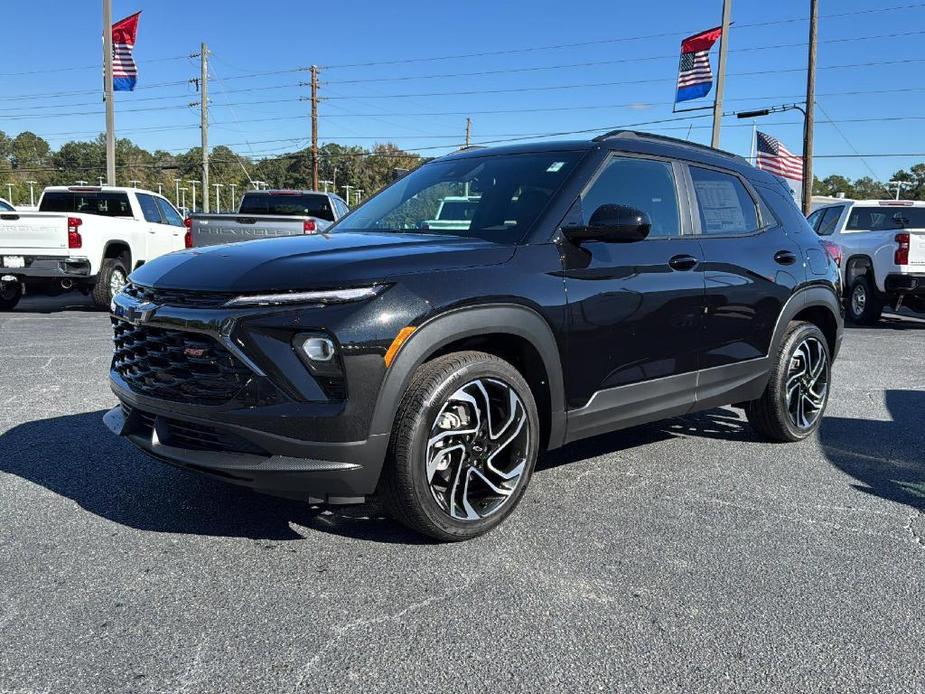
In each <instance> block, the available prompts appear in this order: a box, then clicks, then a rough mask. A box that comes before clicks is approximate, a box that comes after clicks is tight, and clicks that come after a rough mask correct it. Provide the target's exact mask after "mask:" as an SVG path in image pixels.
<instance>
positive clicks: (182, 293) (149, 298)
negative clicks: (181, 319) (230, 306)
mask: <svg viewBox="0 0 925 694" xmlns="http://www.w3.org/2000/svg"><path fill="white" fill-rule="evenodd" d="M122 291H123V292H124V293H125V294H126V295H128V296H130V297H132V298H133V299H135V300H137V301H139V302H142V303H154V304H158V305H159V306H182V307H190V308H220V307H221V306H223V305H224V304H225V303H226V302H227V301H229V300H230V299H233V298H235V297H236V296H237V294H234V293H230V292H196V291H190V290H186V289H154V288H153V287H143V286H141V285H140V284H134V283H129V284H127V285H125V288H124V289H123V290H122Z"/></svg>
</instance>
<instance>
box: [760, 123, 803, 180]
mask: <svg viewBox="0 0 925 694" xmlns="http://www.w3.org/2000/svg"><path fill="white" fill-rule="evenodd" d="M755 137H756V139H757V147H756V149H757V150H758V157H757V160H756V165H757V166H758V168H759V169H763V170H764V171H769V172H770V173H772V174H775V175H777V176H781V177H783V178H789V179H790V180H791V181H801V180H803V157H798V156H797V155H795V154H793V153H791V152H790V151H789V150H788V149H787V148H786V147H784V146H783V145H782V144H781V142H780V140H778V139H777V138H774V137H771V136H770V135H766V134H765V133H762V132H758V133H756V135H755Z"/></svg>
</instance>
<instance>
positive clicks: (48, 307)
mask: <svg viewBox="0 0 925 694" xmlns="http://www.w3.org/2000/svg"><path fill="white" fill-rule="evenodd" d="M102 310H103V309H101V308H100V307H99V306H97V305H96V304H94V303H93V299H92V298H90V297H89V296H84V295H83V294H81V293H79V292H68V293H65V294H59V295H58V296H24V297H23V298H22V300H21V301H20V302H19V304H17V305H16V308H14V309H13V310H12V312H11V313H13V314H17V313H19V314H23V313H25V314H29V313H41V314H49V313H74V312H82V313H99V312H101V311H102Z"/></svg>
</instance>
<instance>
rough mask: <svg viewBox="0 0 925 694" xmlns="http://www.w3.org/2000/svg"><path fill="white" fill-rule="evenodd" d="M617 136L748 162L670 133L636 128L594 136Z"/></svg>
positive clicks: (737, 156) (603, 139)
mask: <svg viewBox="0 0 925 694" xmlns="http://www.w3.org/2000/svg"><path fill="white" fill-rule="evenodd" d="M617 138H634V139H637V140H657V141H659V142H668V143H670V144H673V145H680V146H683V147H691V148H693V149H699V150H702V151H704V152H710V153H711V154H720V155H723V156H726V157H731V158H732V159H736V160H738V161H742V162H745V163H746V164H747V163H748V160H747V159H745V157H742V156H739V155H738V154H735V153H733V152H727V151H726V150H724V149H716V148H715V147H709V146H708V145H702V144H700V143H699V142H690V141H689V140H682V139H680V138H677V137H669V136H668V135H655V134H653V133H643V132H638V131H636V130H623V129H618V130H611V131H610V132H608V133H604V134H603V135H598V136H597V137H595V138H594V142H605V141H607V140H615V139H617Z"/></svg>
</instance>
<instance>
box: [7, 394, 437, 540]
mask: <svg viewBox="0 0 925 694" xmlns="http://www.w3.org/2000/svg"><path fill="white" fill-rule="evenodd" d="M104 413H105V411H104V410H98V411H95V412H85V413H82V414H76V415H66V416H61V417H52V418H49V419H43V420H36V421H31V422H25V423H23V424H20V425H18V426H15V427H13V428H12V429H10V430H9V431H7V432H6V433H4V434H2V435H0V472H5V473H8V474H11V475H16V476H17V477H21V478H22V479H25V480H29V481H30V482H33V483H34V484H37V485H40V486H42V487H44V488H46V489H48V490H50V491H52V492H54V493H55V494H59V495H61V496H64V497H67V498H69V499H72V500H73V501H74V502H76V503H77V504H78V505H79V506H80V507H81V508H83V509H85V510H87V511H89V512H90V513H93V514H95V515H98V516H100V517H102V518H106V519H107V520H110V521H112V522H114V523H119V524H121V525H125V526H127V527H130V528H135V529H138V530H147V531H154V532H161V533H186V534H195V535H212V536H223V537H244V538H250V539H254V540H276V541H282V540H298V539H302V537H303V535H304V530H301V531H300V527H299V526H301V528H309V529H315V530H321V531H324V532H336V533H337V534H341V535H349V536H352V537H356V538H358V539H366V540H375V541H378V542H394V543H401V544H409V543H412V544H413V543H420V542H422V541H423V540H422V538H421V537H420V536H419V535H417V534H415V533H412V532H411V531H409V530H406V529H405V528H403V527H402V526H400V525H398V524H397V523H393V522H392V521H390V520H386V519H384V518H382V514H380V513H377V512H376V510H375V509H374V508H372V507H362V508H356V509H354V508H352V507H344V508H343V510H342V511H339V510H334V511H333V512H332V511H331V510H328V509H324V508H320V507H312V506H309V505H308V504H307V503H304V502H299V501H290V500H287V499H279V498H276V497H271V496H265V495H263V494H257V493H255V492H252V491H250V490H248V489H246V488H243V487H236V486H234V485H231V484H228V483H225V482H222V481H220V480H216V479H213V478H210V477H208V476H206V475H202V474H199V473H194V472H189V471H186V470H182V469H180V468H176V467H172V466H170V465H166V464H164V463H161V462H158V461H156V460H154V459H152V458H150V457H148V456H147V455H145V454H143V453H141V452H140V451H138V450H136V449H135V448H134V447H133V446H132V445H131V444H130V443H128V442H127V441H124V440H122V439H119V438H118V437H116V436H113V435H112V434H111V433H110V431H109V430H108V429H107V428H106V426H105V425H104V424H103V414H104Z"/></svg>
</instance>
